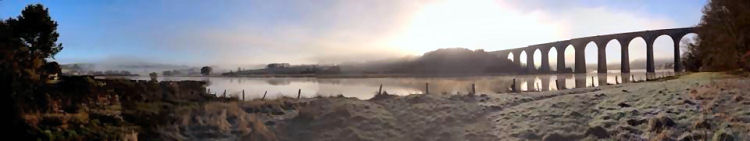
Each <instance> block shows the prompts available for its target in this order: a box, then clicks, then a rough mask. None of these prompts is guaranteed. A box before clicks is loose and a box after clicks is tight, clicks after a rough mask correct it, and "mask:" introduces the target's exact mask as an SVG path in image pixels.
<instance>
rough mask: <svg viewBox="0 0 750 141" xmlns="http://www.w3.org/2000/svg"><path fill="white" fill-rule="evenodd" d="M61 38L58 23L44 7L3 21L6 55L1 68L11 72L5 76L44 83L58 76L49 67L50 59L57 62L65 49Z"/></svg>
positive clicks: (0, 48)
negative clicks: (56, 55)
mask: <svg viewBox="0 0 750 141" xmlns="http://www.w3.org/2000/svg"><path fill="white" fill-rule="evenodd" d="M58 36H59V34H58V33H57V22H55V21H53V20H52V18H51V17H50V16H49V12H48V10H47V8H44V6H42V5H41V4H34V5H29V6H27V7H26V8H24V9H23V11H21V15H20V16H18V17H16V18H15V19H14V18H10V19H6V20H5V21H2V22H0V54H1V55H2V56H3V57H2V58H1V59H2V60H3V61H2V62H0V65H2V67H4V68H3V69H5V70H7V72H4V73H11V75H15V76H21V77H20V78H27V79H31V80H33V81H38V82H44V80H46V78H48V75H50V74H54V73H57V72H45V71H47V70H51V71H55V69H50V68H45V66H48V65H47V63H48V62H47V61H46V59H48V58H52V59H54V55H55V54H57V53H58V52H60V51H61V50H62V49H63V47H62V44H61V43H57V37H58ZM55 65H56V64H55ZM55 65H53V66H55ZM56 66H58V67H59V65H56ZM58 69H59V68H58ZM39 80H41V81H39Z"/></svg>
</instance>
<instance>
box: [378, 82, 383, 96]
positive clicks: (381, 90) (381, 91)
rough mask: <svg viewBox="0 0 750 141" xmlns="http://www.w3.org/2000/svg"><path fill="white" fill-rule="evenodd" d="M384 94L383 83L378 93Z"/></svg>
mask: <svg viewBox="0 0 750 141" xmlns="http://www.w3.org/2000/svg"><path fill="white" fill-rule="evenodd" d="M381 94H383V84H380V87H379V88H378V95H381Z"/></svg>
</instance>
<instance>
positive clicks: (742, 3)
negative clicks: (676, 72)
mask: <svg viewBox="0 0 750 141" xmlns="http://www.w3.org/2000/svg"><path fill="white" fill-rule="evenodd" d="M703 14H704V15H703V18H702V19H701V23H700V24H699V25H698V28H697V31H696V32H697V33H698V35H699V36H698V38H699V39H700V40H699V41H700V42H699V43H698V45H697V48H696V49H695V50H694V51H697V52H696V55H698V56H697V57H700V59H695V60H700V61H701V62H700V63H701V64H702V68H701V70H704V71H722V70H732V69H737V68H739V66H740V63H741V61H740V60H741V56H742V55H743V54H745V53H746V52H748V50H749V49H750V1H747V0H711V1H709V3H708V4H707V5H706V7H705V8H704V10H703Z"/></svg>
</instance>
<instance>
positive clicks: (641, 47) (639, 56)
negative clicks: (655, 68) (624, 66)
mask: <svg viewBox="0 0 750 141" xmlns="http://www.w3.org/2000/svg"><path fill="white" fill-rule="evenodd" d="M647 43H648V42H647V41H646V38H644V37H641V36H637V37H635V38H632V39H630V41H628V50H629V52H628V56H629V57H630V58H629V60H627V62H628V63H629V64H630V71H631V72H646V65H647V64H646V61H647V58H646V57H647V56H646V53H647V50H646V49H647V48H646V46H647Z"/></svg>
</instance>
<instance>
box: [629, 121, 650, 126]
mask: <svg viewBox="0 0 750 141" xmlns="http://www.w3.org/2000/svg"><path fill="white" fill-rule="evenodd" d="M626 122H627V123H628V125H630V126H638V125H641V124H643V123H645V122H646V120H642V119H640V120H639V119H628V120H627V121H626Z"/></svg>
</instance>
